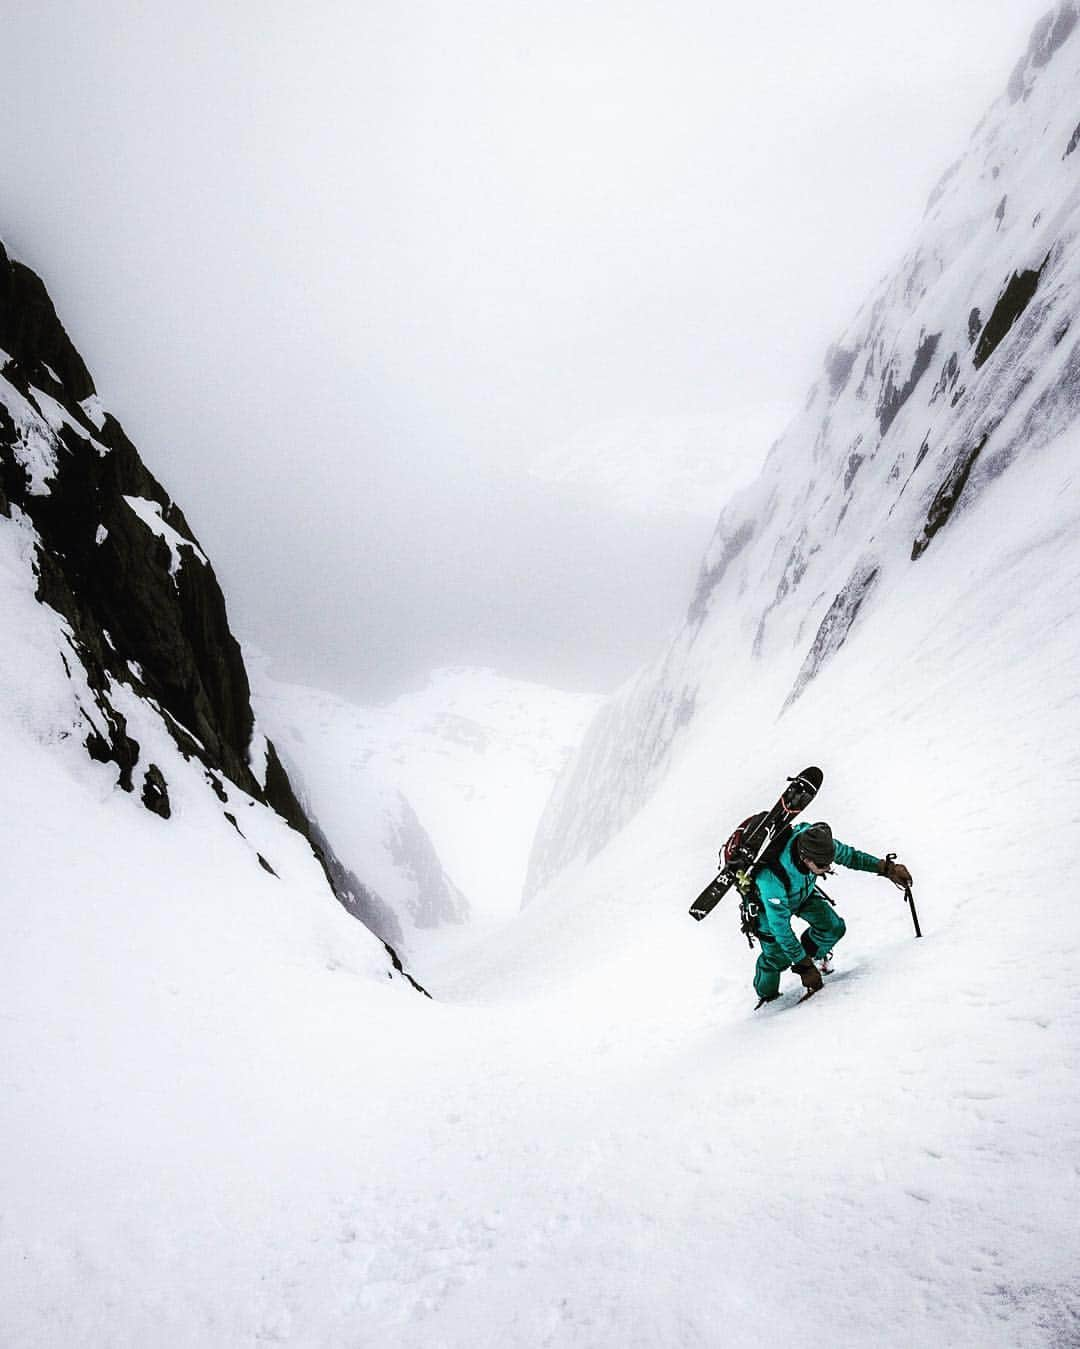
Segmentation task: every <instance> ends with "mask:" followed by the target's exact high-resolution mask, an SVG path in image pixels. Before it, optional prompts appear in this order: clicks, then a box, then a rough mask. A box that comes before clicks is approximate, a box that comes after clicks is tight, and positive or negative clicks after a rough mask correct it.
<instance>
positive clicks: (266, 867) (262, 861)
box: [255, 852, 278, 880]
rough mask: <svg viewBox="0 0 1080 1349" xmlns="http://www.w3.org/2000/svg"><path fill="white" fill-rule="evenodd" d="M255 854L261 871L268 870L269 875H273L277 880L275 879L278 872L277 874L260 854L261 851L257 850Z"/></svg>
mask: <svg viewBox="0 0 1080 1349" xmlns="http://www.w3.org/2000/svg"><path fill="white" fill-rule="evenodd" d="M255 856H256V857H257V858H258V859H259V866H261V867H262V869H263V871H268V872H269V873H270V875H271V876H273V877H274V879H275V880H277V879H278V874H277V872H276V871H275V870H274V868H273V867H272V866H271V865H270V863H269V862H268V861H267V860H266V858H265V857H264V856H263V855H262V853H261V852H257V853H256V854H255Z"/></svg>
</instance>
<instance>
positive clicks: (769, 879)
mask: <svg viewBox="0 0 1080 1349" xmlns="http://www.w3.org/2000/svg"><path fill="white" fill-rule="evenodd" d="M809 828H810V826H809V824H797V825H796V826H795V828H794V829H793V830H792V831H791V838H790V839H789V840H788V842H787V844H786V845H785V846H784V848H783V849H782V850H781V852H780V855H779V857H778V858H777V860H776V862H775V863H774V864H773V865H771V866H766V867H763V868H762V870H761V871H759V872H758V873H757V875H756V876H755V878H754V880H755V883H756V885H757V893H758V898H759V899H760V900H761V915H760V917H759V918H758V926H759V928H760V929H762V930H763V931H765V932H769V933H771V935H772V936H773V937H774V938H775V940H776V943H777V945H778V946H779V948H780V950H781V951H783V953H784V955H785V956H786V957H787V959H788V960H789V961H790V962H791V963H792V964H793V965H797V964H798V963H799V961H800V960H805V959H806V952H805V951H804V950H803V948H802V945H801V943H800V942H799V939H798V937H796V936H795V934H794V932H792V930H791V920H792V918H793V917H794V915H795V914H797V913H798V912H799V910H800V909H801V908H802V907H803V905H805V904H806V903H807V902H808V901H809V900H810V899H811V898H812V897H813V895H814V891H815V890H816V889H817V877H816V876H815V875H814V873H813V872H812V871H803V870H802V868H801V867H800V866H799V864H798V862H796V860H795V858H794V857H793V856H792V849H793V848H794V846H795V840H796V839H797V838H798V837H799V835H800V834H801V833H802V832H803V830H804V829H809ZM836 864H837V865H838V866H842V867H848V868H849V869H850V870H852V871H880V870H881V859H880V858H879V857H873V856H872V855H871V854H870V853H868V852H859V850H858V849H857V848H852V847H850V846H849V845H848V844H847V843H841V842H840V840H839V839H836ZM819 902H820V901H819Z"/></svg>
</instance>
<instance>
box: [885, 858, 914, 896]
mask: <svg viewBox="0 0 1080 1349" xmlns="http://www.w3.org/2000/svg"><path fill="white" fill-rule="evenodd" d="M878 875H879V876H884V877H885V879H886V880H889V881H892V883H893V885H898V886H899V887H900V889H901V890H906V889H907V888H908V887H909V886H910V885H913V884H914V881H912V879H911V872H910V871H908V869H907V867H906V866H904V864H903V862H898V861H897V860H896V854H895V853H889V855H888V857H886V858H885V860H884V861H883V862H882V864H881V868H880V870H879V871H878Z"/></svg>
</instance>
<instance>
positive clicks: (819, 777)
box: [690, 768, 824, 922]
mask: <svg viewBox="0 0 1080 1349" xmlns="http://www.w3.org/2000/svg"><path fill="white" fill-rule="evenodd" d="M823 779H824V774H823V773H822V771H821V769H820V768H804V769H803V771H802V772H801V773H798V774H796V776H795V777H793V778H788V785H787V786H786V787H785V788H784V790H783V792H782V793H781V795H780V799H779V800H778V801H777V802H776V804H775V805H774V806H773V807H772V809H771V810H767V811H766V812H765V814H764V816H763V817H762V818H761V819H760V820H758V822H757V823H756V824H755V825H753V826H752V827H751V828H750V829H748V830H747V831H746V834H745V835H744V836H743V837H741V838H740V839H739V841H738V845H737V846H736V847H735V848H734V849H733V850H732V851H731V853H730V855H726V856H725V859H724V865H723V866H722V867H721V869H720V874H719V875H718V876H717V877H715V878H714V879H713V880H711V881H710V882H709V884H708V885H707V886H706V887H705V889H704V890H702V892H701V894H700V895H698V897H697V899H695V900H694V902H693V904H691V905H690V917H691V918H695V919H697V921H698V922H700V921H701V920H702V919H703V918H707V917H708V916H709V914H710V913H712V911H713V909H715V908H716V906H717V904H719V903H720V901H721V900H722V899H723V898H724V896H725V895H726V894H727V892H728V891H729V890H730V889H731V887H732V886H733V885H734V886H737V887H738V888H739V889H740V891H741V890H743V889H744V888H745V887H746V886H747V884H748V882H749V880H751V879H752V878H753V873H754V866H755V863H757V861H758V860H759V859H760V858H761V856H762V854H763V853H764V852H765V850H766V848H767V847H768V846H769V844H770V843H771V842H772V841H773V839H774V838H775V837H776V836H777V834H778V833H779V832H780V830H781V829H786V828H787V826H788V825H789V824H790V823H791V821H792V820H793V819H795V817H796V815H799V814H801V813H802V811H804V810H805V809H806V807H807V806H808V805H809V804H810V802H811V801H813V799H814V797H815V796H817V794H818V791H819V790H820V788H821V783H822V781H823ZM726 853H727V849H725V854H726Z"/></svg>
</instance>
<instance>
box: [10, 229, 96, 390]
mask: <svg viewBox="0 0 1080 1349" xmlns="http://www.w3.org/2000/svg"><path fill="white" fill-rule="evenodd" d="M0 347H2V348H3V349H4V350H5V351H6V352H7V353H8V354H9V355H10V356H13V357H14V358H15V360H17V361H19V362H20V363H21V364H22V366H23V369H24V370H25V371H26V373H27V375H28V376H29V377H30V378H31V379H33V378H34V377H35V376H37V375H39V374H41V375H44V374H45V371H44V369H43V367H44V366H45V365H50V366H52V368H53V369H54V370H55V371H56V373H57V374H58V375H59V376H60V382H61V383H62V385H63V386H64V388H65V389H66V390H67V392H68V394H69V395H70V396H71V397H72V398H73V399H74V400H75V402H77V403H78V402H81V401H82V400H83V399H85V398H89V397H91V395H92V394H93V392H94V381H93V380H92V379H91V378H90V372H89V370H87V368H86V366H85V364H84V363H83V359H82V357H81V356H80V355H79V353H78V352H77V351H76V350H75V347H74V345H73V344H72V341H71V338H70V337H68V335H67V333H66V332H65V331H64V328H63V325H62V324H61V323H60V321H59V319H58V318H57V317H56V311H55V310H54V309H53V305H52V301H51V300H50V299H49V293H48V291H47V290H46V289H45V283H44V282H43V281H42V280H41V278H40V277H39V276H38V275H37V274H36V273H35V272H32V271H31V270H30V268H29V267H24V266H23V265H22V264H21V263H18V262H11V261H10V260H9V258H8V255H7V253H6V252H5V250H4V246H3V244H0Z"/></svg>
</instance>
